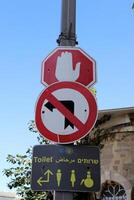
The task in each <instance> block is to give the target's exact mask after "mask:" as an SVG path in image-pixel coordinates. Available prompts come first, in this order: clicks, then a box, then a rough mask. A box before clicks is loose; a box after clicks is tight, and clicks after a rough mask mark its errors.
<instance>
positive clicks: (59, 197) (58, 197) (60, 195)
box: [54, 191, 73, 200]
mask: <svg viewBox="0 0 134 200" xmlns="http://www.w3.org/2000/svg"><path fill="white" fill-rule="evenodd" d="M54 200H73V193H71V192H56V191H54Z"/></svg>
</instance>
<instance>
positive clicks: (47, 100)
mask: <svg viewBox="0 0 134 200" xmlns="http://www.w3.org/2000/svg"><path fill="white" fill-rule="evenodd" d="M96 118H97V104H96V100H95V97H94V96H93V94H92V93H91V92H90V91H89V90H88V89H87V88H86V87H85V86H83V85H81V84H80V83H76V82H58V83H54V84H52V85H50V86H49V87H48V88H47V89H45V90H44V91H43V92H42V93H41V95H40V96H39V99H38V101H37V105H36V111H35V122H36V126H37V129H38V131H39V132H40V133H41V134H42V135H43V136H44V137H45V138H47V139H48V140H50V141H53V142H56V143H72V142H74V141H76V140H79V139H81V138H83V137H84V136H86V135H87V134H88V133H89V131H90V130H91V129H92V128H93V126H94V124H95V122H96Z"/></svg>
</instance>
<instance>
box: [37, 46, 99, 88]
mask: <svg viewBox="0 0 134 200" xmlns="http://www.w3.org/2000/svg"><path fill="white" fill-rule="evenodd" d="M95 67H96V63H95V60H94V59H93V58H91V57H90V56H89V55H88V54H86V53H85V52H84V51H83V50H82V49H80V48H76V47H58V48H56V49H55V50H54V51H52V52H51V53H50V54H49V55H48V56H47V57H46V58H45V59H44V60H43V62H42V75H41V82H42V83H43V84H44V85H46V86H48V85H51V84H52V83H55V82H61V81H73V82H79V83H81V84H83V85H85V86H91V85H92V84H93V83H95V82H96V69H95Z"/></svg>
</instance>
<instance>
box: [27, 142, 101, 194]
mask: <svg viewBox="0 0 134 200" xmlns="http://www.w3.org/2000/svg"><path fill="white" fill-rule="evenodd" d="M99 155H100V151H99V148H98V147H90V146H84V145H81V146H78V145H77V146H75V145H38V146H35V147H34V148H33V159H32V177H31V188H32V190H35V191H48V190H55V191H79V192H97V191H99V190H100V156H99Z"/></svg>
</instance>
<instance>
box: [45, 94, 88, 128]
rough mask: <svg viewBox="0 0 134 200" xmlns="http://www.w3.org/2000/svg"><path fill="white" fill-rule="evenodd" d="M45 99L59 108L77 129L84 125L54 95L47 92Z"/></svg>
mask: <svg viewBox="0 0 134 200" xmlns="http://www.w3.org/2000/svg"><path fill="white" fill-rule="evenodd" d="M46 99H47V100H48V101H49V102H50V103H51V104H52V105H53V106H54V107H55V108H56V109H57V110H59V111H60V112H61V113H62V114H63V115H64V116H65V117H66V118H67V119H68V120H69V121H70V122H71V123H72V124H73V125H74V126H75V127H76V128H77V129H78V130H80V129H82V128H83V127H84V124H83V123H82V122H81V121H80V120H79V119H78V118H77V117H76V116H75V115H73V114H72V113H71V112H70V110H68V109H67V108H66V107H65V106H64V105H63V104H62V103H61V102H60V101H59V100H58V99H57V98H56V97H55V96H54V95H52V94H51V92H49V94H48V96H47V97H46Z"/></svg>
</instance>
